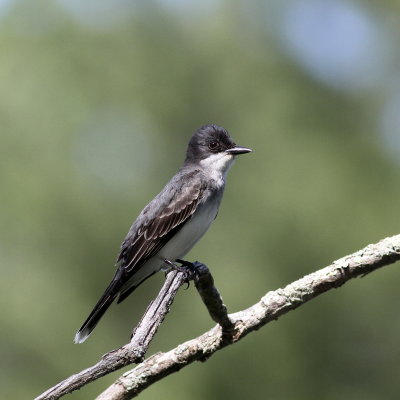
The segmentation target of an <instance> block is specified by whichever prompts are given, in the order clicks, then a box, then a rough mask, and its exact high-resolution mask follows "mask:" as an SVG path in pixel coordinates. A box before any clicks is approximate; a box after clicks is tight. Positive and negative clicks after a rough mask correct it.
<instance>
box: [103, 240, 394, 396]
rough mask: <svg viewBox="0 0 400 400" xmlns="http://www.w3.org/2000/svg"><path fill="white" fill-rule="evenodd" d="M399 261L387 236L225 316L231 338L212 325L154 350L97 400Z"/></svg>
mask: <svg viewBox="0 0 400 400" xmlns="http://www.w3.org/2000/svg"><path fill="white" fill-rule="evenodd" d="M398 260H400V235H396V236H392V237H389V238H386V239H383V240H382V241H380V242H378V243H376V244H372V245H369V246H367V247H365V248H364V249H362V250H360V251H358V252H356V253H353V254H351V255H349V256H346V257H343V258H341V259H340V260H337V261H335V262H333V263H332V264H331V265H329V266H328V267H325V268H323V269H321V270H319V271H316V272H314V273H312V274H309V275H307V276H305V277H303V278H301V279H299V280H297V281H295V282H293V283H291V284H289V285H288V286H286V287H285V288H283V289H278V290H275V291H271V292H268V293H267V294H266V295H265V296H264V297H263V298H262V299H261V300H260V301H259V302H258V303H256V304H254V305H253V306H251V307H250V308H248V309H247V310H243V311H240V312H237V313H235V314H230V315H229V320H230V321H231V322H232V323H233V324H234V327H235V329H234V333H233V335H232V337H231V341H226V340H225V338H224V334H223V330H222V328H221V326H219V325H217V326H215V327H214V328H212V329H211V330H209V331H208V332H206V333H204V334H203V335H201V336H199V337H197V338H195V339H192V340H189V341H187V342H185V343H183V344H180V345H179V346H178V347H176V348H175V349H173V350H170V351H169V352H167V353H157V354H155V355H153V356H151V357H149V358H148V359H147V360H145V361H144V362H142V363H141V364H140V365H138V366H136V367H135V368H134V369H132V370H131V371H128V372H126V373H125V374H124V375H123V376H121V377H120V378H119V379H118V380H117V381H116V382H115V383H113V384H112V385H111V386H110V387H109V388H108V389H106V390H105V391H104V392H103V393H102V394H100V395H99V396H98V397H97V399H96V400H128V399H131V398H133V397H135V396H137V395H138V394H139V393H140V392H141V391H143V390H144V389H146V388H147V387H148V386H150V385H151V384H153V383H155V382H157V381H159V380H160V379H162V378H164V377H166V376H168V375H170V374H172V373H173V372H177V371H179V370H180V369H181V368H183V367H185V366H186V365H188V364H190V363H192V362H193V361H196V360H204V359H205V358H208V357H210V356H211V355H212V354H213V353H215V352H216V351H217V350H220V349H221V348H223V347H225V346H227V345H228V344H230V343H235V342H237V341H238V340H240V339H242V338H243V337H245V336H246V335H247V334H248V333H250V332H252V331H254V330H257V329H259V328H261V327H262V326H263V325H265V324H267V323H268V322H270V321H273V320H276V319H277V318H279V317H280V316H281V315H284V314H286V313H287V312H289V311H291V310H294V309H296V308H297V307H299V306H301V305H302V304H304V303H306V302H307V301H309V300H311V299H313V298H315V297H317V296H318V295H320V294H322V293H324V292H326V291H328V290H330V289H332V288H337V287H339V286H341V285H343V284H344V283H345V282H347V281H348V280H350V279H352V278H356V277H358V276H365V275H366V274H368V273H370V272H372V271H374V270H376V269H378V268H380V267H383V266H385V265H389V264H392V263H394V262H396V261H398Z"/></svg>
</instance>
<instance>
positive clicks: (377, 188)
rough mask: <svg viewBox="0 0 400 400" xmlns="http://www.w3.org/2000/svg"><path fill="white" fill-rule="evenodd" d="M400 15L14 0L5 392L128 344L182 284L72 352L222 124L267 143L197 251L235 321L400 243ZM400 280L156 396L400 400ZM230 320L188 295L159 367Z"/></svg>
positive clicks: (1, 213)
mask: <svg viewBox="0 0 400 400" xmlns="http://www.w3.org/2000/svg"><path fill="white" fill-rule="evenodd" d="M399 17H400V5H399V2H398V1H396V0H384V1H370V2H361V1H356V0H354V1H350V0H349V1H347V0H296V1H290V2H289V1H282V0H279V1H278V0H272V1H257V0H252V1H228V0H225V1H224V0H220V1H210V0H208V1H203V2H197V1H193V0H186V1H183V0H170V1H168V0H158V1H156V0H152V1H139V0H137V1H128V0H114V1H111V0H96V1H95V0H85V1H79V0H59V1H55V0H53V1H51V0H47V1H45V0H40V1H29V0H1V1H0V49H1V62H0V85H1V90H0V121H1V134H0V155H1V157H0V184H1V208H0V250H1V251H0V254H1V259H0V263H1V271H2V272H1V274H2V275H1V276H2V279H1V288H0V289H1V290H0V296H1V304H2V305H3V307H2V324H1V326H2V327H1V331H0V335H1V339H0V343H1V344H0V346H1V360H0V362H1V376H0V388H1V389H0V391H1V397H2V398H4V399H29V398H33V397H35V396H36V395H38V394H39V393H41V392H42V391H44V390H45V389H47V388H48V387H50V386H52V385H53V384H55V383H57V382H58V381H59V380H61V379H64V378H66V377H67V376H69V375H71V374H73V373H75V372H78V371H80V370H81V369H83V368H85V367H87V366H89V365H92V364H93V363H94V362H96V361H97V360H98V359H99V357H100V356H101V355H102V354H104V353H106V352H107V351H108V350H110V349H113V348H116V347H118V346H120V345H122V344H124V343H125V342H126V341H127V340H128V338H129V334H130V332H131V329H132V327H133V326H134V325H135V323H137V321H138V319H139V318H140V316H141V314H142V313H143V311H144V309H145V308H146V305H147V304H148V302H149V301H150V299H151V298H152V297H154V296H155V295H156V293H157V292H158V289H159V288H160V286H161V284H162V282H163V279H164V278H163V274H158V275H157V276H155V277H153V278H152V279H151V280H149V281H147V282H146V283H145V284H143V285H142V286H141V287H140V288H139V289H138V290H137V291H136V292H135V293H134V295H132V296H130V298H129V299H128V300H127V301H126V302H124V303H123V304H121V305H119V306H113V307H112V308H111V309H110V311H109V312H108V313H107V314H106V316H105V317H104V319H103V320H102V322H101V323H100V324H99V326H98V327H97V329H96V330H95V332H94V334H93V335H92V336H91V337H90V339H89V340H88V341H87V342H85V343H84V344H83V345H79V346H78V345H74V344H73V343H72V339H73V335H74V334H75V332H76V330H77V329H78V328H79V326H80V325H81V323H82V322H83V320H84V319H85V318H86V316H87V314H88V312H89V311H90V309H91V307H92V306H93V305H94V303H95V302H96V301H97V299H98V297H99V296H100V294H101V293H102V291H103V289H104V288H105V286H106V284H107V283H108V281H109V280H110V278H111V276H112V274H113V271H114V267H113V264H114V261H115V257H116V254H117V252H118V248H119V245H120V243H121V241H122V239H123V238H124V236H125V234H126V232H127V230H128V229H129V227H130V224H131V222H132V221H133V220H134V218H135V217H136V216H137V214H138V213H139V212H140V210H141V209H142V207H143V206H144V205H145V204H147V202H148V201H149V200H150V199H151V198H152V197H153V196H154V195H155V194H156V193H157V192H158V191H159V190H160V189H161V188H162V187H163V185H164V184H165V183H166V182H167V181H168V179H169V178H170V177H171V176H172V175H173V174H174V173H175V172H176V170H177V168H178V167H179V166H180V164H181V162H182V160H183V155H184V150H185V148H186V144H187V142H188V139H189V137H190V135H191V134H192V132H193V131H194V130H195V129H196V128H197V127H198V126H200V125H202V124H204V123H210V122H212V123H216V124H220V125H222V126H224V127H225V128H227V129H228V130H229V131H230V132H231V134H232V136H233V137H234V139H235V140H236V142H237V143H239V144H241V145H243V146H248V147H251V148H253V149H254V153H252V154H251V155H248V156H245V157H243V158H241V159H240V160H238V162H237V163H236V165H235V166H234V167H233V169H232V170H231V172H230V175H229V179H228V180H229V184H228V187H227V190H226V192H225V199H224V201H223V205H222V208H221V210H220V213H219V216H218V219H217V221H216V222H215V224H214V225H213V227H212V229H211V230H210V231H209V233H208V234H207V235H206V236H205V237H204V239H203V240H202V241H201V243H199V244H198V245H197V246H196V248H195V249H194V250H193V251H192V252H191V253H190V254H189V255H188V257H187V258H188V259H191V260H196V259H198V260H201V261H202V262H204V263H206V264H207V265H208V266H209V267H210V268H211V269H212V272H213V274H214V277H215V280H216V284H217V287H218V288H219V289H220V291H221V293H222V294H223V297H224V300H225V302H226V304H227V305H228V308H229V310H230V311H231V312H234V311H238V310H240V309H243V308H246V307H248V306H250V305H251V304H253V303H254V302H256V301H258V300H259V298H260V297H261V296H262V295H263V294H265V293H266V292H267V291H269V290H274V289H276V288H278V287H282V286H284V285H286V284H287V283H289V282H291V281H293V280H295V279H297V278H299V277H301V276H303V275H304V274H307V273H310V272H312V271H314V270H316V269H318V268H321V267H323V266H325V265H327V264H329V263H330V262H331V261H333V260H335V259H337V258H339V257H342V256H344V255H346V254H348V253H351V252H353V251H356V250H358V249H359V248H361V247H363V246H365V245H367V244H368V243H372V242H376V241H378V240H379V239H381V238H383V237H386V236H389V235H393V234H396V233H399V232H400V229H399V223H398V221H399V217H398V210H399V199H400V185H399V182H400V172H399V166H400V73H399V67H400V47H399V46H398V43H399V40H400V26H399V24H398V20H399ZM399 281H400V278H399V274H398V271H397V268H396V266H394V267H389V268H385V269H383V270H382V271H379V272H377V273H374V274H371V275H369V276H368V277H366V278H364V279H361V280H355V281H352V282H350V283H349V284H347V285H346V286H345V287H343V288H340V289H339V290H338V291H331V292H329V293H327V294H325V295H323V296H322V297H320V298H318V299H316V300H314V301H312V302H311V303H309V304H307V305H305V306H304V307H301V308H300V309H298V310H296V311H295V312H292V313H290V314H289V315H287V316H285V317H283V318H281V319H280V320H279V321H278V322H277V323H272V324H270V325H268V326H267V327H266V328H264V329H262V330H260V331H259V332H256V333H253V334H252V335H250V336H248V337H247V338H246V339H245V340H243V341H242V342H240V343H238V344H236V345H235V346H233V347H229V348H226V349H224V350H223V351H221V352H218V353H217V354H216V355H215V356H213V357H212V358H211V359H209V360H208V361H207V363H205V364H202V363H196V364H194V365H191V366H190V367H188V368H185V369H184V370H182V371H181V372H179V373H177V374H174V375H173V376H170V377H168V378H166V379H164V380H163V381H162V382H159V383H157V384H156V385H154V386H152V387H150V388H149V389H148V390H146V391H145V392H143V393H142V394H141V398H142V399H158V398H163V399H174V400H179V399H193V400H197V399H199V400H200V399H206V398H207V399H221V398H230V399H235V400H236V399H243V398H251V399H260V398H268V399H274V400H286V399H327V400H330V399H358V398H362V399H366V400H368V399H398V393H399V391H400V379H399V374H400V372H399V371H400V368H399V365H400V350H399V336H400V311H399V310H400V307H399V305H400V300H399V296H398V285H399ZM212 326H213V323H212V322H211V321H210V318H209V317H208V314H207V312H206V310H205V309H204V307H203V305H202V304H201V301H200V299H199V296H198V295H197V293H196V292H195V290H194V288H193V286H192V287H190V289H189V290H187V291H185V290H181V291H180V292H179V294H178V296H177V298H176V301H175V303H174V305H173V308H172V311H171V313H170V314H169V315H168V317H167V320H166V321H165V323H164V324H163V326H162V327H161V329H160V331H159V333H158V335H157V336H156V338H155V340H154V342H153V344H152V346H151V349H150V351H149V353H148V354H149V355H150V354H152V353H154V352H157V351H167V350H169V349H171V348H172V347H175V346H176V345H177V344H179V343H180V342H182V341H184V340H187V339H190V338H192V337H195V336H197V335H199V334H201V333H203V332H204V331H205V330H207V329H209V328H210V327H212ZM120 374H121V371H119V372H116V373H114V374H113V375H110V376H107V377H105V378H103V379H100V380H98V381H96V382H95V383H93V384H91V385H89V386H87V387H85V388H84V389H82V390H80V391H78V392H75V393H74V394H72V395H70V396H69V398H70V399H71V400H73V399H75V400H78V399H85V400H86V399H91V398H93V397H95V396H96V395H97V394H99V393H100V392H101V391H102V390H104V389H105V388H106V387H107V386H108V385H109V384H110V383H111V382H113V381H114V380H115V379H116V378H117V377H118V376H119V375H120Z"/></svg>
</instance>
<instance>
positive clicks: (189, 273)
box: [164, 259, 197, 289]
mask: <svg viewBox="0 0 400 400" xmlns="http://www.w3.org/2000/svg"><path fill="white" fill-rule="evenodd" d="M164 263H165V264H166V265H167V266H168V267H169V268H170V270H176V271H179V272H183V273H184V274H185V283H187V287H186V289H188V288H189V286H190V281H191V280H192V279H193V278H194V275H195V273H196V268H197V261H196V262H194V263H192V262H190V261H185V260H181V259H177V260H176V261H175V262H173V261H170V260H164ZM176 263H179V264H181V265H176Z"/></svg>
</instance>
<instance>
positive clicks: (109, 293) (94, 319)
mask: <svg viewBox="0 0 400 400" xmlns="http://www.w3.org/2000/svg"><path fill="white" fill-rule="evenodd" d="M116 286H117V285H116V281H115V279H113V280H112V281H111V283H110V284H109V286H108V288H107V289H106V291H105V292H104V294H103V295H102V296H101V298H100V300H99V301H98V302H97V304H96V305H95V306H94V308H93V310H92V312H91V313H90V315H89V316H88V318H87V320H86V321H85V322H84V323H83V325H82V326H81V327H80V329H79V331H78V332H77V333H76V335H75V338H74V342H75V343H83V342H84V341H85V340H86V339H87V338H88V337H89V335H90V334H91V333H92V331H93V329H94V328H95V327H96V325H97V323H98V322H99V321H100V318H101V317H102V316H103V314H104V313H105V312H106V311H107V309H108V307H110V305H111V303H112V302H113V301H114V300H115V298H116V297H117V296H118V290H117V288H116Z"/></svg>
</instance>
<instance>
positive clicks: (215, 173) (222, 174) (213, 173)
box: [200, 152, 235, 186]
mask: <svg viewBox="0 0 400 400" xmlns="http://www.w3.org/2000/svg"><path fill="white" fill-rule="evenodd" d="M234 160H235V158H234V156H233V155H232V154H228V153H225V152H221V153H216V154H212V155H210V156H208V157H207V158H205V159H203V160H201V161H200V165H201V166H202V168H203V170H204V172H205V173H206V174H207V176H208V177H209V178H211V179H213V180H214V181H216V183H217V186H223V185H224V184H225V178H226V174H227V173H228V171H229V169H230V167H231V166H232V164H233V162H234Z"/></svg>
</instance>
